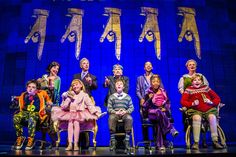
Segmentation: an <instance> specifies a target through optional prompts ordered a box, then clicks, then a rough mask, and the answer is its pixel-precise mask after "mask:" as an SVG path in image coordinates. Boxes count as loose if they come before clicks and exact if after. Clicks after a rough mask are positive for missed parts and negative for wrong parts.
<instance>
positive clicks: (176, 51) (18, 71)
mask: <svg viewBox="0 0 236 157" xmlns="http://www.w3.org/2000/svg"><path fill="white" fill-rule="evenodd" d="M143 6H148V7H154V8H158V9H159V15H158V22H159V29H160V33H161V55H162V59H161V60H157V58H156V56H155V52H154V46H153V43H149V42H147V41H146V40H144V41H143V42H142V43H140V42H138V38H139V35H140V34H141V31H142V28H141V24H142V25H143V24H144V21H145V17H143V16H140V15H139V14H140V7H143ZM179 6H185V7H192V8H195V10H196V21H197V26H198V31H199V35H200V41H201V50H202V59H201V60H199V59H198V58H197V57H196V55H195V50H194V45H193V43H189V42H187V41H186V40H184V41H183V42H182V43H179V42H178V41H177V39H178V34H179V33H180V28H179V27H178V26H179V24H180V23H181V20H180V18H179V17H178V15H177V7H179ZM71 7H73V8H80V9H83V10H84V11H85V14H84V17H83V39H82V47H81V54H80V58H82V57H86V58H88V59H89V60H90V72H91V73H93V74H94V75H96V76H97V78H98V86H99V87H98V89H97V90H96V91H94V92H93V95H94V97H95V101H96V104H97V105H99V106H100V107H101V108H102V110H103V111H105V110H106V108H105V107H104V106H103V100H104V98H105V95H106V93H107V89H104V88H103V87H102V83H103V82H104V78H105V76H106V75H111V74H112V65H114V64H116V63H120V64H121V65H123V66H124V75H126V76H128V77H129V78H130V91H129V94H130V95H131V97H132V99H133V102H134V105H135V111H134V113H133V117H134V130H135V140H136V142H138V141H140V140H142V134H141V124H140V117H139V109H138V99H137V97H136V95H135V88H136V87H135V86H136V78H137V77H138V76H139V75H141V74H143V72H144V71H143V65H144V63H145V61H147V60H149V61H151V62H152V63H153V66H154V72H155V73H158V74H160V75H161V78H162V80H163V84H164V86H165V88H166V90H167V92H168V94H169V97H170V100H171V103H172V112H173V115H174V118H175V125H176V128H177V129H178V130H179V131H180V132H181V133H180V136H178V137H177V139H176V140H175V143H176V145H183V144H184V133H183V124H182V117H181V113H180V112H179V110H178V108H179V107H180V104H179V101H180V94H179V93H178V89H177V84H178V80H179V78H180V77H181V76H182V75H183V74H185V73H187V70H186V68H185V62H186V61H187V60H188V59H191V58H193V59H195V60H196V61H197V62H198V72H201V73H203V74H204V75H205V76H206V77H207V79H208V81H209V82H210V86H211V88H212V89H214V90H215V91H216V92H217V93H218V95H219V96H220V97H221V99H222V102H223V103H225V104H226V106H225V107H224V108H223V109H222V110H221V117H222V118H221V120H220V124H221V126H222V128H223V129H224V131H225V134H226V138H227V141H228V142H229V143H233V142H236V134H235V132H236V128H235V127H233V126H234V124H235V122H234V121H235V116H234V115H235V113H236V105H235V102H236V101H235V96H236V95H235V92H234V89H235V88H236V83H235V81H234V80H235V76H236V74H235V73H236V64H235V60H236V52H235V50H236V18H235V17H234V15H235V14H236V12H235V10H236V3H235V2H234V1H233V0H232V1H225V0H214V1H213V0H212V1H211V0H207V1H205V0H197V1H194V0H156V1H155V0H146V1H145V0H143V1H141V0H140V1H134V0H133V1H132V0H127V1H125V0H117V1H112V0H107V1H106V0H100V1H95V0H92V1H87V0H45V1H39V0H8V1H7V0H6V1H3V0H1V5H0V43H1V44H0V62H1V64H0V74H1V77H0V104H1V105H0V122H1V127H0V128H1V129H0V135H1V136H0V141H1V143H11V144H12V143H13V141H14V140H15V132H14V128H13V125H12V112H11V111H10V110H9V102H10V96H11V95H19V94H20V93H21V92H23V91H24V90H25V83H26V82H27V80H29V79H32V78H38V77H41V76H42V75H43V74H44V73H45V72H46V71H45V70H46V67H47V65H48V64H49V63H50V62H51V61H54V60H55V61H58V62H59V63H60V64H61V71H60V74H59V75H60V77H61V79H62V88H61V91H62V92H64V91H66V90H67V89H68V88H69V85H70V82H71V80H72V77H73V74H75V73H78V72H80V68H79V61H78V60H76V59H75V57H74V43H69V42H68V40H67V41H65V42H64V43H63V44H61V43H60V38H61V37H62V35H63V34H64V32H65V26H67V25H68V23H69V22H70V18H68V17H66V16H65V15H66V14H67V8H71ZM104 7H116V8H120V9H121V10H122V15H121V18H120V19H121V30H122V48H121V60H120V61H118V60H117V59H116V57H115V49H114V43H110V42H108V41H107V40H106V41H104V43H100V42H99V38H100V36H101V34H102V33H103V25H106V21H107V17H106V16H102V14H103V12H104ZM35 8H40V9H47V10H49V11H50V15H49V17H48V21H47V33H46V41H45V45H44V51H43V56H42V60H41V61H39V60H38V59H37V44H35V43H32V42H29V43H28V44H24V39H25V37H26V36H27V35H28V33H29V32H30V29H29V28H30V26H32V25H33V24H34V21H35V19H34V18H32V17H31V15H32V14H33V9H35ZM98 126H99V131H98V136H97V141H98V142H97V145H98V146H107V145H108V144H109V131H108V116H105V117H103V118H102V119H100V120H99V121H98ZM65 138H66V137H65ZM65 138H64V139H65Z"/></svg>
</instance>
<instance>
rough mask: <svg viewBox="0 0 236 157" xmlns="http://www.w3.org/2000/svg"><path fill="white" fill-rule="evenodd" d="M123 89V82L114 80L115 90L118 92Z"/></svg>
mask: <svg viewBox="0 0 236 157" xmlns="http://www.w3.org/2000/svg"><path fill="white" fill-rule="evenodd" d="M123 89H124V84H123V82H121V81H118V82H116V91H117V92H118V93H120V92H122V91H123Z"/></svg>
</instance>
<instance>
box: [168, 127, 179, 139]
mask: <svg viewBox="0 0 236 157" xmlns="http://www.w3.org/2000/svg"><path fill="white" fill-rule="evenodd" d="M170 133H171V135H172V136H173V137H176V136H177V135H178V134H179V132H178V131H177V130H176V129H175V128H173V129H171V130H170Z"/></svg>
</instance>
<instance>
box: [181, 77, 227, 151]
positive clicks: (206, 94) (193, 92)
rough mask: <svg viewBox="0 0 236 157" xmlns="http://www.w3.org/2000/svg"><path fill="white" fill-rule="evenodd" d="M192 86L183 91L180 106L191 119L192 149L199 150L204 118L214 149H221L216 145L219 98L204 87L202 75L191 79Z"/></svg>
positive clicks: (207, 87)
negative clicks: (207, 124)
mask: <svg viewBox="0 0 236 157" xmlns="http://www.w3.org/2000/svg"><path fill="white" fill-rule="evenodd" d="M191 82H192V85H191V86H189V87H188V88H186V90H185V91H184V93H183V95H182V98H181V104H182V106H183V107H186V108H187V109H188V110H187V111H186V114H187V115H189V116H190V117H191V118H192V125H193V138H194V144H193V145H192V149H195V150H198V149H199V138H200V131H201V120H202V118H206V119H207V120H208V121H209V123H210V130H211V138H212V141H213V146H214V148H216V149H222V148H223V147H222V146H221V145H220V144H219V143H218V133H217V118H216V115H217V114H218V111H217V106H218V105H219V103H220V97H219V96H218V95H217V94H216V93H215V92H214V91H213V90H212V89H210V88H209V86H207V85H204V83H203V77H202V75H199V74H195V75H194V76H193V77H192V79H191Z"/></svg>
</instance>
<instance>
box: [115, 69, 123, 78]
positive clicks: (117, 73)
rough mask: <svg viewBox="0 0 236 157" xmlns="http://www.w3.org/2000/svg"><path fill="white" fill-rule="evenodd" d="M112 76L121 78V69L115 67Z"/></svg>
mask: <svg viewBox="0 0 236 157" xmlns="http://www.w3.org/2000/svg"><path fill="white" fill-rule="evenodd" d="M113 74H114V76H121V75H123V71H122V69H121V68H119V67H116V68H115V69H113Z"/></svg>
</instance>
